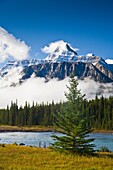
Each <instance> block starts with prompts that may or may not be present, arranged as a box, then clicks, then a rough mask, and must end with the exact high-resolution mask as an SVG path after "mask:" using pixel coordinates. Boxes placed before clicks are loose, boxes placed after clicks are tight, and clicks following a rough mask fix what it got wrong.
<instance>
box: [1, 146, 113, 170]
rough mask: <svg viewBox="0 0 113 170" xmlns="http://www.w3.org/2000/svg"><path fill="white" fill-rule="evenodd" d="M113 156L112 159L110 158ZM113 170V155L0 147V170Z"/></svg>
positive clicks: (23, 147)
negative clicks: (74, 153) (86, 155)
mask: <svg viewBox="0 0 113 170" xmlns="http://www.w3.org/2000/svg"><path fill="white" fill-rule="evenodd" d="M110 156H111V157H110ZM101 169H102V170H113V154H108V155H107V154H101V155H100V156H99V157H96V156H95V157H85V156H73V155H66V154H61V153H57V152H55V151H52V150H50V149H45V148H43V149H42V148H34V147H27V146H16V145H5V147H3V146H2V145H1V146H0V170H101Z"/></svg>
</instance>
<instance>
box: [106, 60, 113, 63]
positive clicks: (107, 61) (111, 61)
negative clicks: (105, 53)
mask: <svg viewBox="0 0 113 170" xmlns="http://www.w3.org/2000/svg"><path fill="white" fill-rule="evenodd" d="M105 61H106V63H107V64H113V60H112V59H106V60H105Z"/></svg>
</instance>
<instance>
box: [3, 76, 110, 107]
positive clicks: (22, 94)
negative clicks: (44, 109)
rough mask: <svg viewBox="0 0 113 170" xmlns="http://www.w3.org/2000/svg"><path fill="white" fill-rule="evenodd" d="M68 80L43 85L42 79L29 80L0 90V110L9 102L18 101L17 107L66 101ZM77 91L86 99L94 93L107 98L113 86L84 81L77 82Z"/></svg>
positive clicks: (93, 95)
mask: <svg viewBox="0 0 113 170" xmlns="http://www.w3.org/2000/svg"><path fill="white" fill-rule="evenodd" d="M68 80H69V79H68V78H66V79H64V80H62V81H58V80H57V79H53V80H50V81H49V82H47V83H45V79H44V78H30V79H28V80H27V81H25V82H24V83H23V84H22V85H18V86H16V87H6V88H1V89H0V98H1V100H0V108H4V107H6V106H7V104H8V105H9V104H10V103H11V101H16V99H17V100H18V104H19V105H24V104H25V101H28V102H29V103H30V104H32V102H33V101H35V102H37V103H42V102H45V103H47V102H52V100H54V101H55V102H59V101H61V100H62V101H64V100H66V98H65V95H64V92H66V91H67V88H66V85H69V82H68ZM78 82H79V89H81V92H82V94H86V97H87V98H88V99H92V98H94V97H95V95H96V93H98V94H100V96H101V95H104V96H106V97H109V96H110V95H113V84H112V83H108V84H100V83H97V82H94V81H93V80H89V79H86V80H85V81H82V80H79V81H78Z"/></svg>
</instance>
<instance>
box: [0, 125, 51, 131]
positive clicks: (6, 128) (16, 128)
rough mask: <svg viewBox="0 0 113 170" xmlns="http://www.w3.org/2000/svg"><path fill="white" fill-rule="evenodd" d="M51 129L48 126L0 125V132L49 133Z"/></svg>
mask: <svg viewBox="0 0 113 170" xmlns="http://www.w3.org/2000/svg"><path fill="white" fill-rule="evenodd" d="M52 130H53V128H52V127H50V126H48V127H45V126H10V125H0V132H6V131H7V132H18V131H19V132H50V131H52Z"/></svg>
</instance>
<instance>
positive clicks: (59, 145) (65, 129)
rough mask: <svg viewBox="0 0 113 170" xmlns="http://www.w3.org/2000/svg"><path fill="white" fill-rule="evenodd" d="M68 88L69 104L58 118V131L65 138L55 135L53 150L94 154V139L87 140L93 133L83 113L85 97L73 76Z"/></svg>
mask: <svg viewBox="0 0 113 170" xmlns="http://www.w3.org/2000/svg"><path fill="white" fill-rule="evenodd" d="M69 83H70V85H69V86H67V88H68V93H66V94H65V95H66V98H67V102H66V104H65V105H64V107H63V108H62V109H61V111H60V113H58V114H57V116H56V118H55V119H56V120H55V121H56V122H55V125H56V130H58V131H59V132H61V133H63V134H64V135H63V136H58V135H53V136H52V137H53V139H54V140H55V142H54V144H52V148H53V149H56V150H59V151H66V152H69V153H75V154H92V153H93V152H94V149H93V147H94V145H93V144H91V142H92V141H93V140H94V139H90V138H87V137H88V134H89V133H90V132H91V131H92V129H91V127H88V126H87V123H86V121H87V119H86V117H85V114H84V112H83V111H82V110H83V109H82V104H83V101H84V96H82V95H81V93H80V90H78V89H77V86H78V82H77V80H76V79H75V78H74V77H73V76H72V77H71V78H70V81H69Z"/></svg>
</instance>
